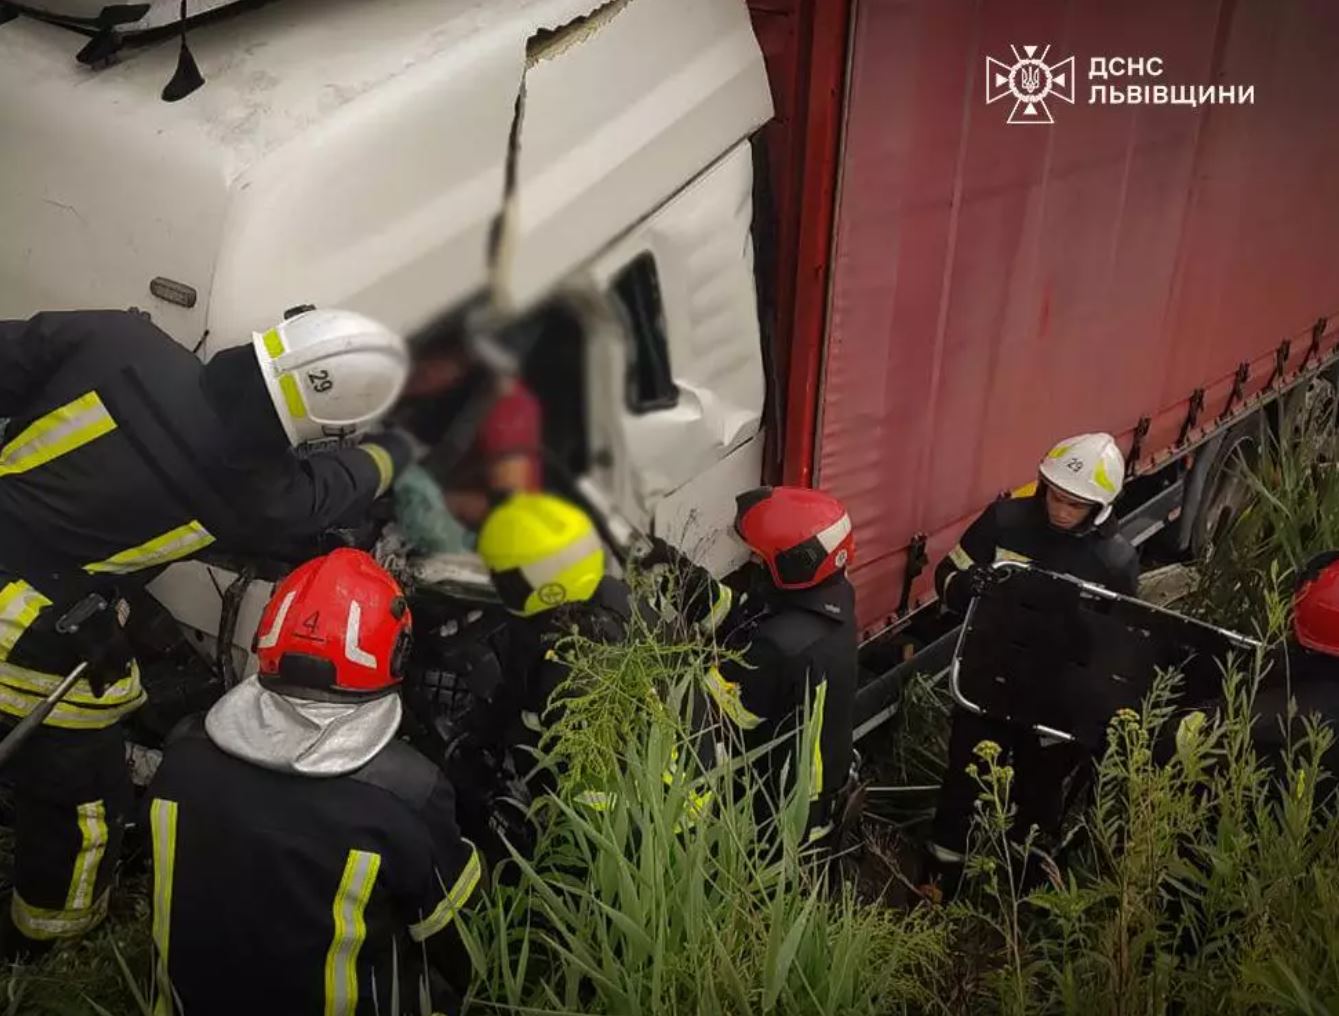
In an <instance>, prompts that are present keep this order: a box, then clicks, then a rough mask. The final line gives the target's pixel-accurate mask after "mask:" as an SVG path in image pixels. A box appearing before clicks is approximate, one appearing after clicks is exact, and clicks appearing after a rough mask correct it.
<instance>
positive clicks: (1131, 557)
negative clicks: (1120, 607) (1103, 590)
mask: <svg viewBox="0 0 1339 1016" xmlns="http://www.w3.org/2000/svg"><path fill="white" fill-rule="evenodd" d="M1104 550H1105V553H1104V557H1105V558H1106V565H1107V576H1108V577H1107V583H1106V584H1107V588H1108V589H1110V590H1111V591H1112V592H1115V593H1120V594H1122V595H1124V596H1136V595H1138V593H1139V551H1138V550H1136V549H1135V547H1134V546H1133V545H1132V544H1131V543H1130V542H1129V541H1128V540H1126V539H1125V537H1123V536H1115V537H1112V539H1111V540H1110V541H1109V543H1108V544H1107V546H1106V547H1105V548H1104Z"/></svg>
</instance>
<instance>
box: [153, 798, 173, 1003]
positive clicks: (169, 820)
mask: <svg viewBox="0 0 1339 1016" xmlns="http://www.w3.org/2000/svg"><path fill="white" fill-rule="evenodd" d="M149 835H150V837H151V838H152V839H153V946H154V952H155V953H156V954H157V962H156V964H155V967H154V969H155V972H156V983H157V989H158V990H157V992H156V995H157V998H155V999H154V1006H153V1012H154V1016H172V1012H173V1009H174V1008H175V1007H174V1006H173V1004H172V981H171V979H170V978H169V977H168V972H167V947H168V944H169V940H170V938H171V930H172V875H173V867H174V866H175V865H176V863H177V802H176V801H165V800H163V799H162V798H154V802H153V804H152V805H151V806H150V807H149Z"/></svg>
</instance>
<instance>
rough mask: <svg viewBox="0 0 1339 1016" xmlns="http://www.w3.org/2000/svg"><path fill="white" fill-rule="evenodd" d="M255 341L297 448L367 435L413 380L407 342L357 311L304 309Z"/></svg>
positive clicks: (272, 393) (255, 336) (278, 410)
mask: <svg viewBox="0 0 1339 1016" xmlns="http://www.w3.org/2000/svg"><path fill="white" fill-rule="evenodd" d="M251 342H252V345H253V346H254V347H255V350H256V359H257V360H258V361H259V362H260V372H261V374H262V375H263V376H264V378H265V386H266V388H267V389H269V393H270V398H271V399H273V400H274V410H275V412H276V413H278V414H279V421H280V422H281V423H282V424H283V425H284V433H285V434H287V435H288V440H289V442H290V443H291V444H292V445H293V447H294V448H312V447H314V446H317V445H320V444H325V443H339V442H348V441H351V440H353V439H355V438H357V437H358V436H359V435H361V434H363V433H365V432H366V431H368V430H369V429H371V428H372V427H373V426H375V425H376V424H377V422H378V421H380V419H381V418H382V417H383V416H385V415H386V413H387V412H388V411H389V410H390V408H391V406H393V405H394V404H395V400H396V399H398V398H399V397H400V392H401V390H402V389H403V388H404V385H405V380H406V379H407V378H408V376H409V349H408V346H407V345H406V343H405V340H404V338H403V336H401V335H398V334H396V333H395V332H393V331H391V330H390V329H389V328H387V327H386V326H385V325H380V324H377V322H375V321H373V320H371V319H370V318H365V317H363V315H361V314H355V313H354V312H353V311H348V310H307V311H303V312H302V313H301V314H297V315H295V316H294V317H291V318H289V319H288V320H286V321H284V322H283V323H282V324H279V325H276V326H275V327H274V328H271V329H270V330H269V331H268V332H264V333H259V332H258V333H255V334H253V335H252V338H251Z"/></svg>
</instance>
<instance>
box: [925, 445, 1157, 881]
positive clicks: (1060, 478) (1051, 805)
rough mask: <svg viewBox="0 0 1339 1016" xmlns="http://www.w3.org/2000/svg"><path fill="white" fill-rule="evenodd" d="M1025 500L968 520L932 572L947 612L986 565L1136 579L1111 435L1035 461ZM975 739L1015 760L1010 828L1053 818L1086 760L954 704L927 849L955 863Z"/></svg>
mask: <svg viewBox="0 0 1339 1016" xmlns="http://www.w3.org/2000/svg"><path fill="white" fill-rule="evenodd" d="M1038 471H1039V474H1040V475H1039V478H1038V483H1037V490H1036V492H1035V494H1033V495H1032V496H1031V497H1026V498H1020V499H1016V500H1002V501H996V502H995V503H994V504H992V505H991V506H990V507H989V508H987V509H986V510H985V511H984V512H983V513H982V514H981V516H980V517H979V518H978V519H977V520H976V521H975V522H973V523H972V524H971V525H970V526H969V527H968V528H967V531H966V532H965V533H964V534H963V536H962V540H961V541H960V542H959V544H958V545H957V546H956V547H954V548H953V551H952V552H951V553H950V554H949V556H948V557H947V558H945V559H944V560H943V561H942V562H940V564H939V567H938V568H937V569H936V571H935V589H936V592H938V594H939V598H940V602H941V603H943V604H944V607H945V608H946V610H948V611H949V612H951V613H956V614H964V613H966V610H967V607H968V605H969V604H970V602H971V600H972V598H973V597H974V596H976V595H979V594H980V593H981V592H983V591H984V590H985V589H986V588H987V587H988V586H989V584H990V582H991V577H992V574H993V572H992V570H991V565H992V564H994V563H996V562H1000V561H1020V562H1026V563H1028V564H1031V565H1033V566H1034V567H1037V568H1042V569H1045V570H1046V571H1052V572H1058V573H1063V574H1066V575H1071V576H1073V577H1074V578H1078V579H1084V580H1086V581H1089V582H1094V583H1097V584H1099V585H1102V586H1105V587H1107V588H1108V589H1111V590H1112V591H1113V592H1117V593H1121V594H1124V595H1127V596H1130V595H1134V593H1135V592H1137V590H1138V585H1139V557H1138V554H1137V552H1136V551H1135V549H1134V548H1133V547H1132V546H1131V545H1130V544H1129V542H1128V541H1126V540H1125V538H1124V537H1122V536H1121V535H1120V534H1119V533H1117V532H1116V530H1115V524H1114V519H1113V518H1112V508H1113V505H1114V504H1115V501H1116V498H1117V497H1118V496H1119V494H1120V491H1121V486H1122V484H1123V483H1124V479H1125V459H1124V456H1122V455H1121V452H1120V449H1119V448H1118V447H1117V446H1116V442H1115V440H1114V439H1113V438H1112V437H1111V435H1109V434H1080V435H1078V436H1076V437H1071V438H1067V439H1066V440H1064V441H1061V442H1060V443H1059V444H1057V445H1056V446H1055V447H1054V448H1052V449H1051V450H1050V451H1049V452H1047V453H1046V456H1045V458H1043V459H1042V461H1041V465H1040V467H1039V470H1038ZM982 741H994V742H996V743H998V744H1000V745H1001V746H1002V747H1004V749H1005V751H1006V755H1005V757H1004V758H1003V760H1002V762H1011V763H1012V764H1013V765H1014V768H1015V772H1016V774H1017V778H1016V780H1015V782H1014V786H1015V788H1016V793H1017V804H1018V815H1017V818H1016V820H1015V825H1014V830H1015V832H1016V833H1017V834H1018V835H1020V836H1022V835H1025V834H1026V833H1027V831H1028V829H1029V828H1030V826H1031V825H1033V824H1036V825H1038V826H1041V827H1042V828H1044V829H1046V828H1053V827H1054V826H1055V825H1057V824H1058V823H1059V820H1060V817H1061V815H1060V811H1061V808H1062V796H1063V788H1064V780H1065V778H1066V776H1067V775H1068V774H1071V773H1073V772H1074V771H1075V770H1076V768H1077V767H1078V766H1080V765H1082V764H1084V763H1085V761H1086V757H1085V756H1084V755H1083V753H1082V750H1081V749H1079V748H1076V747H1073V746H1067V745H1055V746H1049V745H1042V744H1041V743H1040V742H1039V740H1038V739H1037V737H1036V736H1035V735H1034V734H1031V733H1030V732H1025V731H1021V730H1016V729H1014V728H1012V727H1010V726H1008V725H1007V724H1003V723H1000V722H998V721H994V720H991V719H988V718H986V717H982V716H978V715H976V714H973V713H969V712H967V711H966V710H963V709H958V710H956V711H955V712H954V715H953V729H952V733H951V735H950V738H949V762H948V771H947V773H946V775H945V778H944V785H943V787H942V789H941V791H940V797H939V806H938V809H937V810H936V813H935V820H934V833H933V842H932V843H931V855H932V856H933V857H934V859H935V860H936V861H937V862H938V863H939V864H941V865H945V866H948V867H949V868H955V867H956V866H957V865H959V864H961V862H962V860H963V857H964V852H965V850H966V844H967V835H968V830H969V828H970V825H971V816H972V808H973V802H974V801H975V800H976V796H977V793H978V787H977V785H976V783H975V781H974V780H973V779H972V778H971V777H970V776H968V775H967V773H966V767H967V766H968V764H969V763H971V762H972V761H973V752H974V751H975V749H976V746H977V745H978V744H980V743H981V742H982Z"/></svg>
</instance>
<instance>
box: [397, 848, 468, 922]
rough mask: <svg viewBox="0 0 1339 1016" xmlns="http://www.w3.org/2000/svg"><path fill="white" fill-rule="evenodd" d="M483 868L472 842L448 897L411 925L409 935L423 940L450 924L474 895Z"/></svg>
mask: <svg viewBox="0 0 1339 1016" xmlns="http://www.w3.org/2000/svg"><path fill="white" fill-rule="evenodd" d="M483 870H484V867H483V861H482V860H480V858H479V851H477V850H475V849H474V844H470V859H469V860H468V861H466V862H465V868H464V870H463V871H461V873H460V876H459V877H458V878H457V879H456V882H455V885H453V886H452V887H451V888H450V890H448V891H447V894H446V898H445V899H443V900H442V902H441V903H439V904H437V906H436V907H435V908H434V909H433V911H432V913H431V914H429V915H428V916H427V917H425V918H423V920H421V921H419V922H418V924H411V925H410V926H409V937H410V938H412V939H413V940H414V941H415V942H422V941H423V940H424V939H426V938H430V937H432V936H433V935H436V934H437V933H438V932H439V931H441V930H442V929H443V928H445V927H446V926H447V925H448V924H450V923H451V919H452V918H453V917H455V916H456V914H458V913H460V909H461V907H463V906H464V905H465V903H466V901H467V900H469V898H470V896H471V895H473V893H474V890H475V887H476V886H478V884H479V879H480V878H481V877H482V876H483Z"/></svg>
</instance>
